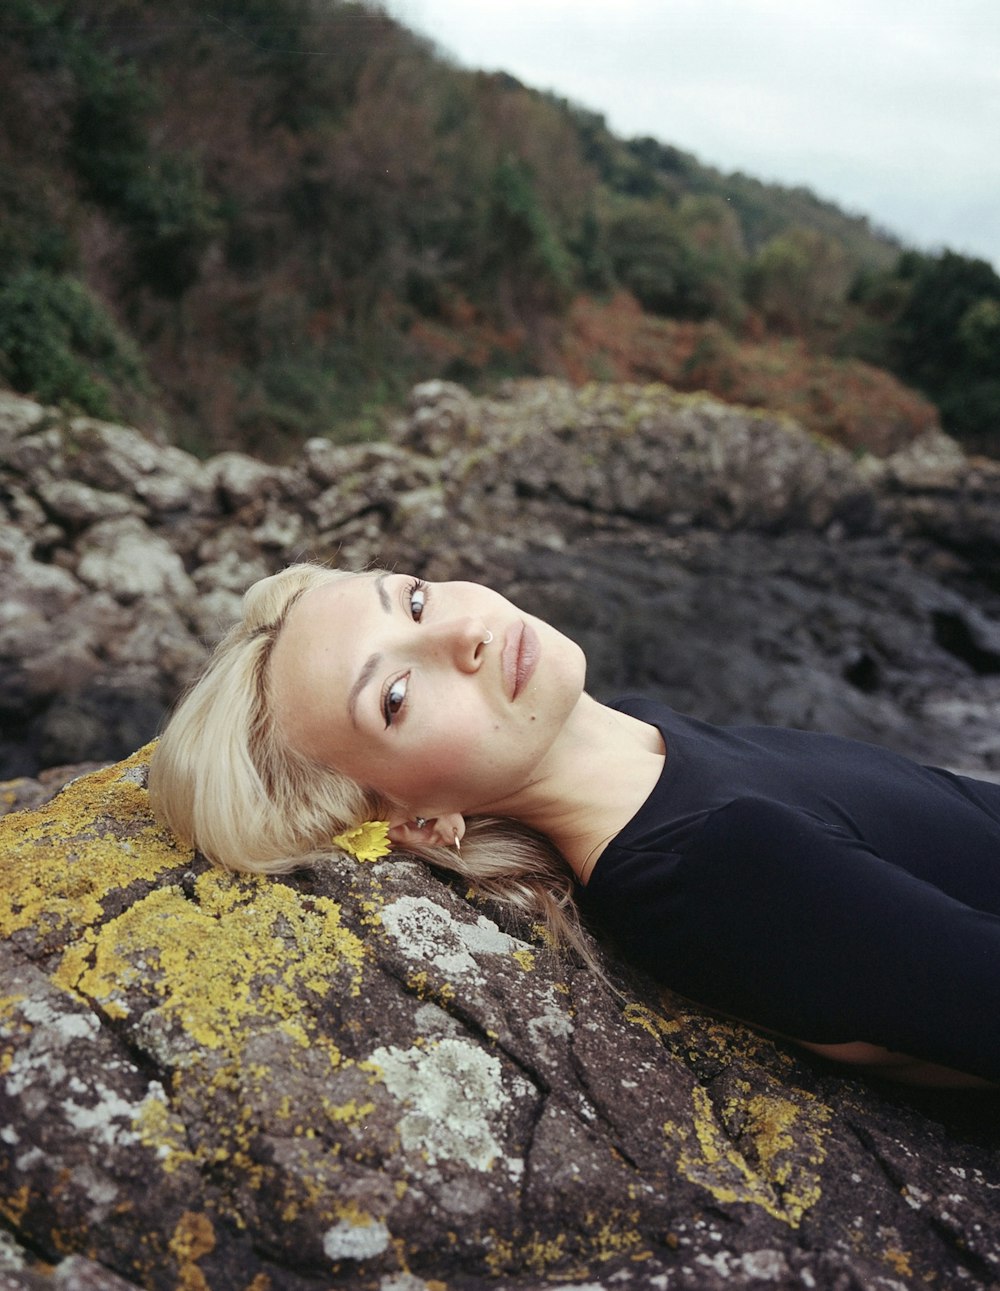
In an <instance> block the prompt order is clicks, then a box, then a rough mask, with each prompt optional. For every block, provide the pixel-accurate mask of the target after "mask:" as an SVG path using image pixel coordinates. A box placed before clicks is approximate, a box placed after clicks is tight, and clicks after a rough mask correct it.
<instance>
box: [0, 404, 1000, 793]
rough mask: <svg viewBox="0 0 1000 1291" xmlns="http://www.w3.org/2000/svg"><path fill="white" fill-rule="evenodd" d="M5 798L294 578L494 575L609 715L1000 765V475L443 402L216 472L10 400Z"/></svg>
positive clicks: (731, 424)
mask: <svg viewBox="0 0 1000 1291" xmlns="http://www.w3.org/2000/svg"><path fill="white" fill-rule="evenodd" d="M0 513H2V516H3V523H2V526H0V582H2V591H3V595H2V599H0V775H6V776H7V777H11V776H16V775H23V774H34V773H35V772H36V771H37V770H38V769H39V768H44V767H48V766H52V765H55V764H63V763H74V762H80V761H84V760H108V759H112V758H115V757H119V756H121V755H123V754H124V753H125V752H128V751H129V750H131V749H133V748H135V747H137V746H138V745H139V744H140V743H142V742H144V741H145V740H146V739H147V738H149V736H150V735H152V734H153V732H154V731H155V729H156V727H157V724H158V722H159V721H160V719H161V717H162V714H163V711H164V709H165V707H166V706H167V704H168V703H169V702H170V701H171V700H172V698H173V697H174V696H175V695H176V693H177V692H178V690H179V689H180V688H181V687H182V686H183V684H184V683H185V682H186V681H187V680H188V679H189V678H190V677H191V676H192V674H193V673H194V672H195V670H196V669H197V668H198V666H199V665H200V663H201V661H202V660H203V658H204V657H205V652H206V649H207V647H208V646H209V645H210V644H211V642H212V641H213V640H214V639H215V638H216V637H217V636H218V635H219V633H220V632H221V630H222V628H223V627H224V626H226V625H227V624H228V623H229V622H231V621H232V619H233V618H234V617H235V616H236V614H237V612H238V606H239V597H240V594H241V593H242V591H243V590H244V588H245V587H246V586H247V584H248V583H250V582H251V581H253V579H255V578H257V577H259V576H260V575H262V574H265V573H268V572H271V571H273V570H274V569H277V568H279V567H280V566H282V565H283V564H285V563H287V562H288V561H289V560H293V559H296V558H301V557H303V556H305V557H316V558H319V559H324V560H337V561H339V562H341V563H343V564H345V565H348V566H354V567H359V566H361V565H363V564H366V563H368V562H371V561H382V562H384V563H387V564H393V565H395V566H396V567H399V568H406V569H413V570H414V571H415V572H418V573H421V574H425V575H428V576H430V577H456V576H458V577H473V578H478V579H480V580H483V581H487V582H493V583H495V584H497V585H499V586H502V587H504V588H505V589H508V590H510V592H511V594H512V596H513V597H514V598H515V599H518V598H519V599H520V600H521V601H522V602H523V603H524V605H525V608H527V609H532V610H535V611H536V612H540V613H542V614H544V615H545V616H546V617H549V618H551V619H552V620H553V621H554V622H556V623H557V625H558V626H560V627H562V628H564V629H566V630H568V631H570V632H572V633H577V634H579V635H581V636H582V637H583V638H584V641H585V644H586V645H587V646H588V650H589V654H590V657H591V672H590V684H591V686H592V688H593V689H594V690H595V691H596V692H597V693H599V694H608V693H610V692H611V691H613V690H620V689H621V688H622V687H626V688H636V689H644V690H648V691H652V692H654V693H658V694H662V695H664V696H665V697H667V698H668V699H669V700H670V701H671V702H672V703H674V704H675V705H676V706H677V707H681V708H688V709H690V710H692V711H695V712H700V713H702V714H703V715H705V716H710V717H721V718H723V719H724V718H727V717H731V718H733V719H734V720H735V719H738V718H742V717H751V718H755V719H758V720H766V721H784V722H791V723H794V724H799V725H821V726H826V727H828V728H831V729H834V730H839V731H842V732H843V733H845V734H854V735H859V736H863V737H870V738H874V739H880V740H883V741H885V742H888V743H893V744H895V745H896V746H898V747H900V748H903V749H904V750H906V751H909V752H917V753H920V754H925V755H926V756H929V757H936V758H940V759H943V760H948V761H951V762H958V763H960V764H962V765H968V766H979V767H989V766H995V767H1000V745H998V743H997V738H996V736H995V735H994V734H993V733H992V732H993V729H994V728H995V727H996V723H995V720H994V719H993V714H994V713H995V707H994V706H995V704H996V702H997V698H998V689H997V687H998V684H1000V683H998V678H1000V636H998V631H997V628H996V607H997V600H998V597H997V585H996V580H995V573H994V571H995V568H996V560H997V557H998V556H1000V475H998V473H997V470H996V468H995V467H993V466H990V465H988V464H986V463H984V462H970V461H969V460H967V459H966V458H965V457H964V456H963V455H962V454H961V452H960V451H959V450H958V449H957V448H956V446H955V445H954V444H953V443H952V442H951V441H950V440H947V439H945V438H944V437H943V436H940V435H937V436H934V435H931V436H927V437H925V438H924V439H923V440H921V441H918V443H917V444H915V445H913V446H911V447H909V448H908V449H906V450H904V451H903V452H901V453H899V454H896V455H895V456H893V457H890V458H887V459H884V460H879V459H867V460H862V461H861V462H856V461H854V460H853V459H852V458H851V457H850V456H849V455H848V454H846V453H845V452H844V451H843V450H841V449H838V448H836V447H834V446H832V445H830V444H827V443H824V442H821V441H818V440H816V439H815V438H813V437H811V436H809V435H807V434H806V433H805V432H803V431H802V430H801V429H800V428H798V427H797V426H796V425H795V424H794V423H792V422H790V421H788V420H786V419H780V418H773V417H768V416H764V415H761V414H759V413H755V412H748V411H746V410H740V409H736V408H732V407H729V406H727V405H724V404H721V403H718V402H715V401H713V400H710V399H708V398H705V397H692V396H679V395H677V394H674V393H673V392H671V391H670V390H668V389H667V388H665V387H662V386H591V387H586V388H584V389H582V390H574V389H572V388H570V387H569V386H566V385H564V384H561V383H559V382H554V381H536V382H517V383H512V384H511V385H510V386H508V387H506V388H505V389H504V390H502V391H501V392H500V393H499V394H498V395H496V396H495V397H493V398H489V399H474V398H472V397H471V396H470V395H469V394H468V393H467V392H466V391H464V390H462V389H461V388H460V387H457V386H453V385H448V384H447V383H443V382H428V383H427V384H425V385H424V386H419V387H417V388H416V390H415V391H414V394H413V399H412V405H411V409H410V413H409V415H408V416H407V417H406V418H405V419H403V420H402V421H401V422H400V424H399V426H398V427H397V429H396V432H395V435H394V437H393V440H392V442H390V443H383V444H357V445H349V446H337V445H334V444H332V443H330V442H329V441H326V440H312V441H310V442H309V443H308V444H307V445H306V446H305V448H304V450H303V452H302V454H301V455H300V457H299V458H298V459H297V460H296V461H294V462H292V463H291V464H288V465H285V466H268V465H266V464H264V463H261V462H257V461H255V460H253V459H251V458H249V457H245V456H242V455H240V454H237V453H224V454H221V455H220V456H218V457H215V458H213V459H211V460H209V461H207V462H199V461H197V460H196V459H195V458H193V457H191V456H190V455H188V454H185V453H183V452H181V451H180V450H178V449H176V448H172V447H165V446H162V445H157V444H155V443H153V442H151V441H150V440H149V439H147V438H146V437H144V436H142V435H140V434H138V433H137V432H135V431H131V430H129V429H127V428H124V427H121V426H114V425H109V424H106V423H102V422H96V421H93V420H91V419H88V418H66V417H63V416H62V415H60V414H58V413H56V412H54V411H53V410H51V409H44V408H42V407H40V406H38V405H37V404H33V403H31V402H30V401H28V400H24V399H20V398H16V397H14V396H10V395H6V396H3V395H0Z"/></svg>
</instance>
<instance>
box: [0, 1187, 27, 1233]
mask: <svg viewBox="0 0 1000 1291" xmlns="http://www.w3.org/2000/svg"><path fill="white" fill-rule="evenodd" d="M30 1198H31V1189H30V1188H29V1187H28V1185H27V1184H26V1183H23V1184H21V1186H20V1188H15V1189H14V1191H13V1192H11V1193H8V1194H7V1196H6V1197H5V1196H2V1195H0V1215H2V1216H3V1217H4V1219H7V1220H9V1221H10V1223H11V1224H13V1226H14V1227H15V1228H16V1227H17V1226H18V1224H20V1222H21V1220H22V1219H23V1218H24V1212H25V1211H26V1210H27V1209H28V1202H29V1200H30Z"/></svg>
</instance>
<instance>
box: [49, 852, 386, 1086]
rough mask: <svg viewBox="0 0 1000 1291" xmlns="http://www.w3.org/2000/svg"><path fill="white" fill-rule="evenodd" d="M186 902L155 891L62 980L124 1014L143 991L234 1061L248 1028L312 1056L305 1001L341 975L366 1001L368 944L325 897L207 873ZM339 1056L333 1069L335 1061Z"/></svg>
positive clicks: (66, 965)
mask: <svg viewBox="0 0 1000 1291" xmlns="http://www.w3.org/2000/svg"><path fill="white" fill-rule="evenodd" d="M195 896H196V900H194V901H189V900H188V899H187V898H186V896H185V895H184V893H183V892H182V891H181V889H180V888H179V887H174V886H170V887H164V888H158V889H154V891H152V892H150V893H149V894H148V895H147V896H145V897H143V898H142V899H141V900H139V901H136V902H135V904H134V905H132V906H130V907H129V908H128V909H127V910H125V911H124V912H123V913H122V914H121V915H119V916H118V917H117V918H116V919H111V920H109V921H108V922H107V923H105V924H104V926H103V927H101V928H98V929H88V930H87V931H86V932H85V934H84V938H83V942H84V946H83V949H81V947H79V946H78V947H71V948H70V949H69V950H68V951H67V953H66V954H65V955H64V956H63V960H62V962H61V964H60V965H59V967H58V968H57V970H56V972H55V974H54V978H55V980H56V982H57V983H58V984H59V985H61V986H63V987H64V988H65V989H67V990H72V991H75V992H76V993H77V994H79V995H83V996H84V997H86V998H87V999H88V1000H92V1001H93V1002H94V1003H96V1004H98V1005H99V1006H100V1007H101V1008H103V1009H105V1010H106V1011H117V1012H119V1013H120V1012H121V1011H123V1010H125V1009H126V996H125V988H127V987H128V986H130V985H132V984H134V983H136V982H141V984H142V988H143V990H144V992H150V991H151V992H153V993H154V994H155V995H157V996H159V997H160V1003H159V1006H158V1007H159V1010H160V1012H161V1014H162V1015H163V1017H164V1018H165V1019H166V1020H168V1021H170V1020H172V1021H174V1022H176V1023H178V1024H179V1025H180V1026H181V1027H182V1028H183V1030H184V1031H185V1032H187V1034H188V1035H190V1036H191V1038H192V1039H193V1040H195V1041H196V1042H197V1044H198V1045H199V1046H200V1047H202V1048H206V1049H214V1050H223V1051H224V1052H226V1053H228V1054H230V1055H232V1056H236V1055H237V1054H238V1053H239V1052H240V1051H241V1050H242V1048H243V1045H244V1043H245V1039H246V1028H247V1026H248V1024H249V1023H251V1022H254V1023H256V1024H257V1025H259V1024H260V1023H261V1022H265V1023H267V1022H270V1023H272V1024H274V1025H277V1026H278V1027H280V1028H281V1029H282V1030H284V1031H285V1033H286V1034H288V1035H290V1036H291V1038H292V1039H293V1040H294V1041H295V1043H296V1044H298V1045H300V1046H302V1047H307V1046H308V1045H310V1043H322V1040H321V1039H320V1038H319V1037H317V1036H315V1035H313V1034H312V1031H311V1029H310V1026H309V1020H308V1015H307V1013H306V1011H305V1010H304V1009H303V1002H304V999H307V998H308V996H310V995H312V996H314V997H317V996H318V997H322V996H324V995H326V994H328V993H329V991H330V990H331V989H333V985H334V982H335V981H336V979H337V976H338V975H339V974H340V972H341V970H342V969H343V968H345V967H346V968H347V969H348V972H349V974H350V984H349V987H348V989H350V990H351V991H352V993H356V992H357V991H358V990H359V989H360V980H361V964H362V961H363V959H364V956H365V948H364V944H363V943H362V942H361V940H360V938H358V937H357V936H356V935H355V934H354V933H352V932H351V931H350V930H349V929H347V928H345V927H344V925H343V924H342V922H341V918H340V908H339V906H337V904H336V903H335V902H333V901H331V900H329V899H328V898H326V897H316V898H312V899H311V900H310V902H309V905H308V908H307V907H306V904H305V903H304V902H303V901H302V898H301V897H300V895H299V894H298V893H296V892H294V891H293V890H292V889H291V888H288V887H286V886H284V885H283V884H281V883H274V882H271V881H269V880H267V879H259V878H256V877H242V878H239V879H236V878H232V877H230V876H228V875H224V874H219V873H215V872H209V873H206V874H202V875H201V876H200V877H199V879H198V881H197V883H196V885H195ZM328 1047H330V1048H331V1060H332V1061H334V1062H335V1061H336V1060H339V1055H334V1054H333V1053H332V1046H328Z"/></svg>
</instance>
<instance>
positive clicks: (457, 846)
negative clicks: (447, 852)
mask: <svg viewBox="0 0 1000 1291" xmlns="http://www.w3.org/2000/svg"><path fill="white" fill-rule="evenodd" d="M455 851H456V852H458V854H459V856H461V854H462V840H461V839H460V838H459V836H458V830H457V829H456V830H455Z"/></svg>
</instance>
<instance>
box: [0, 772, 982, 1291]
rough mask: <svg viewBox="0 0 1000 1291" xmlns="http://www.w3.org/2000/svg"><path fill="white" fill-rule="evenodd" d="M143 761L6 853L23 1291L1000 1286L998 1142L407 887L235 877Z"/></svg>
mask: <svg viewBox="0 0 1000 1291" xmlns="http://www.w3.org/2000/svg"><path fill="white" fill-rule="evenodd" d="M144 777H145V754H144V753H142V752H140V753H139V754H137V755H136V756H134V757H132V758H130V759H128V760H127V761H126V762H124V763H122V764H119V765H116V766H113V767H111V768H108V769H106V770H102V771H99V772H96V773H92V774H91V775H89V776H87V777H85V778H83V779H81V780H77V781H75V782H74V783H72V784H71V785H69V786H68V787H67V788H66V789H65V790H64V791H63V792H62V794H61V795H60V796H59V797H57V798H56V799H55V800H54V801H52V802H51V803H49V804H46V805H43V806H41V807H39V808H37V809H35V810H33V811H30V812H23V813H20V814H18V815H8V816H6V817H5V818H4V819H3V820H2V821H0V926H2V931H3V936H4V942H3V946H2V948H0V972H2V975H3V991H2V998H0V1123H2V1125H3V1127H4V1128H3V1130H2V1132H0V1213H2V1215H3V1219H4V1223H5V1225H6V1230H7V1236H6V1238H5V1241H4V1242H3V1243H2V1244H0V1287H2V1288H5V1289H6V1288H8V1287H12V1288H13V1287H16V1288H23V1289H30V1288H46V1287H53V1286H55V1287H67V1288H73V1289H74V1291H77V1289H79V1288H87V1287H92V1288H95V1291H126V1289H127V1288H136V1287H144V1288H152V1289H154V1291H160V1289H162V1291H174V1289H175V1288H185V1289H190V1288H198V1289H200V1291H247V1288H253V1291H265V1289H267V1291H319V1289H320V1288H322V1289H323V1291H329V1289H331V1288H335V1287H350V1288H370V1289H371V1291H440V1289H441V1288H443V1287H455V1288H462V1289H463V1291H477V1289H482V1291H486V1289H487V1288H489V1289H490V1291H514V1288H523V1289H524V1291H527V1289H528V1288H539V1287H542V1286H556V1285H565V1284H567V1283H569V1284H571V1285H574V1286H577V1287H580V1286H587V1287H608V1288H614V1287H621V1288H624V1289H626V1291H627V1289H628V1288H642V1289H644V1291H645V1289H649V1291H662V1288H664V1287H684V1288H703V1289H705V1291H714V1289H716V1288H718V1289H721V1288H747V1287H757V1286H762V1285H772V1284H773V1285H776V1286H800V1287H819V1288H834V1287H836V1288H843V1289H845V1291H848V1289H851V1288H855V1289H857V1291H861V1289H862V1288H864V1289H865V1291H899V1289H900V1288H905V1287H917V1286H926V1285H938V1286H949V1287H951V1286H968V1287H985V1286H990V1285H995V1284H996V1281H997V1279H998V1278H1000V1236H998V1232H997V1226H996V1222H995V1221H996V1213H997V1197H998V1195H1000V1154H998V1153H997V1151H996V1149H997V1148H998V1147H1000V1116H998V1105H997V1103H996V1100H995V1099H993V1098H992V1097H991V1096H988V1095H985V1096H984V1095H977V1094H974V1093H963V1094H961V1095H951V1096H944V1095H940V1094H939V1095H937V1096H934V1097H931V1096H929V1095H924V1096H923V1097H922V1099H917V1098H916V1097H906V1096H903V1095H900V1094H897V1093H893V1092H891V1090H890V1089H887V1088H886V1089H883V1088H879V1087H877V1086H875V1085H873V1084H866V1083H864V1082H862V1081H860V1080H852V1079H845V1077H844V1075H843V1074H842V1073H840V1072H836V1071H833V1070H832V1069H829V1068H827V1067H826V1066H824V1065H823V1064H821V1063H820V1062H818V1061H810V1060H807V1059H806V1058H804V1057H802V1056H798V1055H796V1054H794V1053H793V1052H792V1051H790V1050H788V1049H786V1048H785V1047H783V1046H782V1045H780V1044H776V1043H773V1042H771V1041H770V1040H766V1039H763V1038H761V1037H760V1036H757V1035H755V1034H753V1033H752V1032H750V1031H748V1030H746V1029H744V1028H742V1027H739V1026H736V1025H733V1024H730V1023H724V1022H721V1021H717V1020H713V1019H711V1018H707V1017H705V1016H703V1015H700V1014H698V1013H695V1012H693V1011H692V1010H691V1009H690V1008H688V1007H686V1006H685V1005H684V1004H683V1003H682V1002H680V1001H678V1000H673V999H670V998H668V997H664V996H661V995H659V994H657V992H656V991H655V990H654V988H653V987H652V986H651V985H650V983H648V982H646V981H644V980H641V979H638V978H631V977H622V976H621V975H620V974H619V973H618V972H617V970H614V969H612V976H613V978H614V980H615V984H616V987H617V989H618V990H619V991H620V994H615V993H614V992H612V991H610V990H607V989H604V988H603V987H602V986H600V985H599V984H598V982H597V981H596V980H595V979H594V977H593V976H592V975H591V974H590V973H589V972H588V971H586V970H584V969H582V968H580V967H578V966H577V965H575V964H574V963H572V962H568V961H566V960H564V959H561V958H559V957H558V956H556V955H555V954H554V953H553V952H551V951H550V950H548V949H546V948H545V947H544V946H543V945H540V944H538V943H537V942H536V941H535V940H534V938H533V936H532V934H531V932H530V930H528V929H525V928H520V927H512V926H509V925H507V926H501V925H500V924H498V923H497V922H495V920H494V918H493V917H492V915H493V913H494V912H492V911H491V910H490V909H488V908H485V907H480V906H477V905H475V904H473V903H472V902H470V900H469V899H468V898H467V896H466V894H465V892H464V890H463V889H462V888H461V887H458V888H456V887H454V886H451V885H449V884H448V883H446V882H444V881H442V880H441V879H440V878H438V877H435V875H434V874H432V873H431V872H430V871H429V870H428V869H427V868H426V867H425V866H423V865H422V864H417V863H415V862H408V861H406V860H405V859H398V858H397V859H393V860H391V861H383V862H379V863H374V864H361V863H358V862H356V861H352V860H348V859H347V858H345V857H343V856H340V855H339V854H337V853H333V854H331V855H330V857H329V858H328V859H327V860H326V861H325V862H324V863H322V864H321V865H320V867H319V868H318V869H317V870H316V871H315V872H313V873H308V874H300V875H297V876H293V877H290V878H284V879H279V880H260V879H249V878H233V877H229V876H225V875H222V874H220V873H217V872H214V871H209V870H207V869H206V867H205V865H204V863H203V862H202V861H200V860H199V859H198V858H197V857H195V856H193V855H191V854H190V853H188V852H186V851H183V850H180V849H179V848H178V847H177V846H176V844H175V843H174V842H173V841H172V840H171V839H169V838H167V837H165V836H164V835H163V834H162V833H161V832H160V831H159V830H158V829H157V828H156V826H155V825H154V823H153V822H152V820H151V819H150V816H149V814H148V808H147V803H146V794H145V790H144V787H143V786H144Z"/></svg>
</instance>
